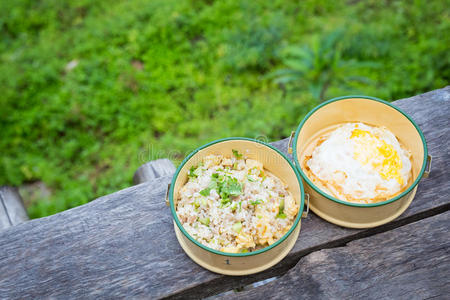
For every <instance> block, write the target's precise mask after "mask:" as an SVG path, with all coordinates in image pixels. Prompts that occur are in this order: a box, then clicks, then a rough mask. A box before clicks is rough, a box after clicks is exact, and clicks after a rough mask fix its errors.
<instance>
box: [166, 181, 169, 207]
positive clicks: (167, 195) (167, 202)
mask: <svg viewBox="0 0 450 300" xmlns="http://www.w3.org/2000/svg"><path fill="white" fill-rule="evenodd" d="M169 191H170V183H169V184H168V185H167V192H166V205H167V206H170V201H169Z"/></svg>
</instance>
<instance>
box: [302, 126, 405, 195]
mask: <svg viewBox="0 0 450 300" xmlns="http://www.w3.org/2000/svg"><path fill="white" fill-rule="evenodd" d="M355 129H358V130H360V131H365V132H369V133H370V134H367V135H365V136H364V137H363V138H360V139H358V138H354V136H352V134H353V133H354V132H358V131H355ZM360 131H359V132H360ZM363 135H364V134H363ZM381 145H390V146H392V147H389V146H387V147H389V149H394V150H395V152H396V154H397V155H398V157H399V158H400V161H401V167H400V166H399V165H396V166H394V167H392V166H391V165H388V167H387V170H392V172H394V173H395V174H396V176H394V177H393V176H390V177H389V176H386V174H385V173H383V172H380V168H378V169H377V168H376V167H375V165H378V166H379V165H380V164H382V163H383V161H384V160H385V157H384V156H383V155H381V154H380V150H379V147H380V146H381ZM395 152H394V153H395ZM306 166H307V168H308V169H309V172H310V175H312V176H311V177H313V178H310V179H312V180H313V182H314V183H317V184H318V185H320V186H321V187H322V188H325V189H326V192H327V193H329V194H331V195H332V196H335V197H337V198H339V199H342V200H347V201H352V202H362V203H371V202H375V201H380V199H382V200H385V199H386V198H389V197H392V196H394V195H396V194H398V193H399V192H401V191H402V190H403V189H404V188H405V187H406V185H407V184H408V181H409V179H410V176H411V174H410V173H411V161H410V154H409V152H408V151H406V150H405V149H403V148H402V147H401V146H400V143H399V141H398V140H397V138H396V137H395V135H394V134H393V133H392V132H390V131H389V130H388V129H386V128H384V127H374V126H369V125H366V124H363V123H346V124H343V125H341V126H340V127H338V128H337V129H335V130H334V131H333V132H331V133H330V134H329V136H327V137H326V139H325V140H324V141H323V142H322V143H321V144H320V145H318V146H317V147H316V148H315V149H314V150H313V152H312V154H311V158H310V159H309V160H307V161H306Z"/></svg>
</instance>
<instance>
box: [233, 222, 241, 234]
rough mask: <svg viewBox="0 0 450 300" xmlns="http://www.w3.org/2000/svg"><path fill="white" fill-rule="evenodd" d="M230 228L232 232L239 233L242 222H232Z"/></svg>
mask: <svg viewBox="0 0 450 300" xmlns="http://www.w3.org/2000/svg"><path fill="white" fill-rule="evenodd" d="M231 228H232V229H233V231H234V232H236V233H239V232H241V229H242V223H241V222H237V223H234V224H233V226H232V227H231Z"/></svg>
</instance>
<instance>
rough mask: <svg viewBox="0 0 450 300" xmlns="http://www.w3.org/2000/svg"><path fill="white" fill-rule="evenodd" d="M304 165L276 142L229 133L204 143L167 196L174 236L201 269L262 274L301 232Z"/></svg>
mask: <svg viewBox="0 0 450 300" xmlns="http://www.w3.org/2000/svg"><path fill="white" fill-rule="evenodd" d="M300 178H301V177H300V175H299V173H298V170H297V169H296V168H295V167H294V166H293V164H292V163H291V162H290V161H289V159H288V158H287V157H286V156H285V155H284V154H283V153H282V152H280V151H279V150H278V149H276V148H275V147H273V146H271V145H269V144H266V143H263V142H261V141H258V140H254V139H249V138H226V139H221V140H216V141H213V142H211V143H208V144H206V145H204V146H201V147H199V148H198V149H196V150H195V151H193V152H192V153H191V154H190V155H188V156H187V157H186V158H185V159H184V161H183V162H182V163H181V164H180V166H179V167H178V169H177V171H176V173H175V175H174V177H173V180H172V183H171V186H170V189H169V193H168V200H169V203H170V207H171V211H172V215H173V219H174V228H175V233H176V237H177V239H178V241H179V243H180V245H181V247H182V248H183V249H184V251H185V252H186V254H187V255H188V256H189V257H190V258H192V259H193V260H194V261H195V262H196V263H198V264H199V265H201V266H202V267H204V268H206V269H208V270H211V271H213V272H216V273H221V274H227V275H247V274H253V273H257V272H260V271H263V270H265V269H267V268H269V267H271V266H273V265H274V264H276V263H278V262H279V261H280V260H281V259H283V258H284V257H285V256H286V255H287V254H288V252H289V251H290V250H291V249H292V247H293V246H294V244H295V242H296V240H297V237H298V235H299V232H300V225H301V222H300V221H301V220H300V219H301V217H302V213H303V206H304V193H303V186H302V182H301V179H300Z"/></svg>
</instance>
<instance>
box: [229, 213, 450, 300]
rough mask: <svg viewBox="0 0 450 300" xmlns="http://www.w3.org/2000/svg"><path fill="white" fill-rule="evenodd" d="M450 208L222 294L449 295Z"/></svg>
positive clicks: (297, 296)
mask: <svg viewBox="0 0 450 300" xmlns="http://www.w3.org/2000/svg"><path fill="white" fill-rule="evenodd" d="M449 226H450V212H445V213H442V214H439V215H437V216H433V217H429V218H426V219H423V220H420V221H417V222H415V223H411V224H408V225H405V226H402V227H399V228H397V229H394V230H390V231H387V232H384V233H380V234H377V235H374V236H371V237H368V238H364V239H360V240H357V241H353V242H350V243H348V244H347V245H346V246H345V247H339V248H333V249H326V250H320V251H316V252H313V253H311V254H309V255H307V256H305V257H303V258H301V259H300V261H299V263H298V264H297V265H296V266H295V267H294V268H292V269H290V270H289V272H287V274H285V275H284V276H282V277H281V278H277V279H276V280H274V281H272V282H270V283H268V284H266V285H263V286H261V287H257V288H254V289H252V290H249V291H244V292H240V293H233V294H231V295H227V296H226V297H222V298H223V299H225V298H226V299H242V300H245V299H386V298H389V299H428V298H437V299H439V298H441V299H444V298H447V299H448V297H449V295H450V232H449V231H448V228H449Z"/></svg>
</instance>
